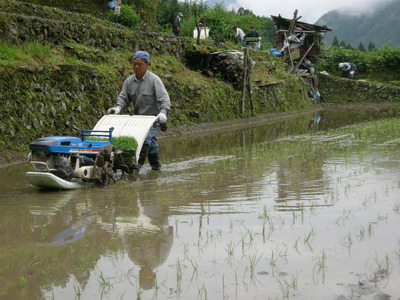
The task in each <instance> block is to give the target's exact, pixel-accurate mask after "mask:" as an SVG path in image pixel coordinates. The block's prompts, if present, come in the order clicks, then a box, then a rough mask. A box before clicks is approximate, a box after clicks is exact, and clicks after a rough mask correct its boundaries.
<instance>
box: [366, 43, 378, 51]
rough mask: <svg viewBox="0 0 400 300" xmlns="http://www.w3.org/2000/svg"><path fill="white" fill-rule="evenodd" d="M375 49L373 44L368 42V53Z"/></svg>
mask: <svg viewBox="0 0 400 300" xmlns="http://www.w3.org/2000/svg"><path fill="white" fill-rule="evenodd" d="M375 49H376V46H375V44H374V43H373V42H369V44H368V51H373V50H375Z"/></svg>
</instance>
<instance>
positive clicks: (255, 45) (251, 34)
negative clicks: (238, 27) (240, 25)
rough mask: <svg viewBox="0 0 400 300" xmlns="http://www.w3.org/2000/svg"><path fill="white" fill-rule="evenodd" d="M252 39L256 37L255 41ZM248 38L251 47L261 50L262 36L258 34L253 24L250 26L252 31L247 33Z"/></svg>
mask: <svg viewBox="0 0 400 300" xmlns="http://www.w3.org/2000/svg"><path fill="white" fill-rule="evenodd" d="M249 38H250V39H249ZM252 39H255V41H250V40H252ZM246 40H247V43H248V45H249V46H250V47H251V48H253V49H257V50H260V48H261V36H260V35H259V34H258V32H257V31H256V30H255V28H254V27H253V26H251V27H250V31H249V32H248V33H247V34H246Z"/></svg>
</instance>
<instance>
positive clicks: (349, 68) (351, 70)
mask: <svg viewBox="0 0 400 300" xmlns="http://www.w3.org/2000/svg"><path fill="white" fill-rule="evenodd" d="M339 69H342V77H345V78H348V77H349V75H350V77H351V78H354V74H355V72H356V70H357V65H356V64H353V63H351V62H341V63H340V64H339Z"/></svg>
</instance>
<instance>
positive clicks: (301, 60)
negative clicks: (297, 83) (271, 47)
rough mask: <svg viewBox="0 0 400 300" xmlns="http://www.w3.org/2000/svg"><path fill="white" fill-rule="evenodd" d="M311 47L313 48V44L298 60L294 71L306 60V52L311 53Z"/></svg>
mask: <svg viewBox="0 0 400 300" xmlns="http://www.w3.org/2000/svg"><path fill="white" fill-rule="evenodd" d="M312 47H314V42H313V43H312V44H311V46H310V48H308V50H307V52H306V53H305V54H304V55H303V57H302V58H301V59H300V61H299V62H298V64H297V65H296V69H298V68H299V66H300V65H301V63H302V62H303V60H304V59H305V58H306V56H307V54H308V52H310V51H311V49H312Z"/></svg>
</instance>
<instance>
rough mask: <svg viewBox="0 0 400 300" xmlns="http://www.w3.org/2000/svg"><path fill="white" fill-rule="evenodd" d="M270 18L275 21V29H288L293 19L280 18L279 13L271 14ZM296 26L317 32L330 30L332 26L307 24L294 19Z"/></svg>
mask: <svg viewBox="0 0 400 300" xmlns="http://www.w3.org/2000/svg"><path fill="white" fill-rule="evenodd" d="M271 19H272V21H273V22H274V23H275V27H276V29H277V30H285V29H288V28H289V26H290V23H291V22H292V21H293V20H292V19H286V18H282V17H281V15H279V16H271ZM296 26H299V27H301V28H303V30H307V31H315V32H318V33H326V32H328V31H332V28H330V27H328V26H326V25H324V26H319V25H314V24H309V23H304V22H299V21H296Z"/></svg>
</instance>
